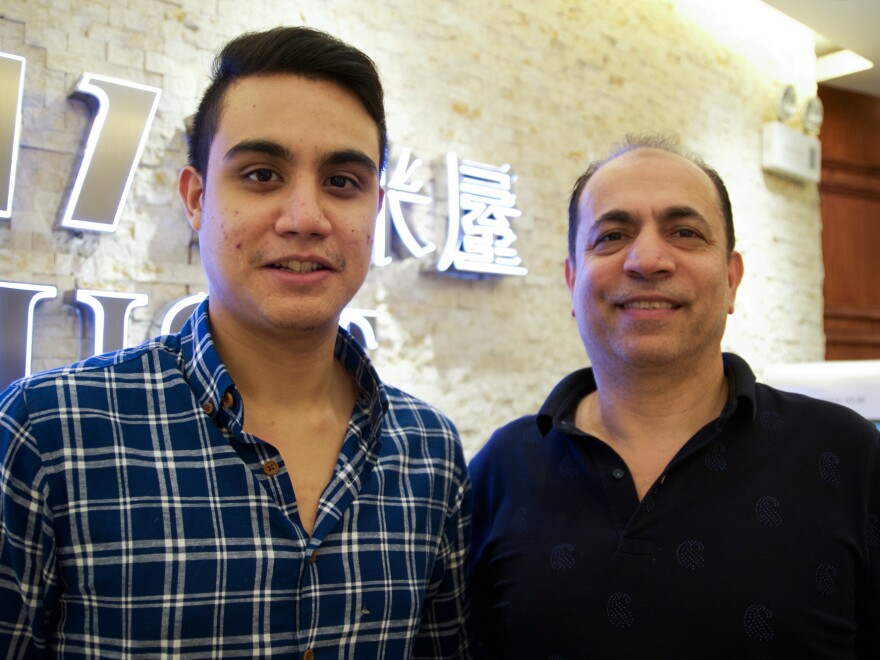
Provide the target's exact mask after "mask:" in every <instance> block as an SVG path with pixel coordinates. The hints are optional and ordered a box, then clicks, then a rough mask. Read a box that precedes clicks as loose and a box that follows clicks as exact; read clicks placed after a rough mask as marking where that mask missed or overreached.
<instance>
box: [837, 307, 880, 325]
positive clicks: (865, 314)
mask: <svg viewBox="0 0 880 660" xmlns="http://www.w3.org/2000/svg"><path fill="white" fill-rule="evenodd" d="M825 318H832V319H846V320H854V321H871V322H873V321H878V322H880V309H866V308H864V307H850V306H848V305H825Z"/></svg>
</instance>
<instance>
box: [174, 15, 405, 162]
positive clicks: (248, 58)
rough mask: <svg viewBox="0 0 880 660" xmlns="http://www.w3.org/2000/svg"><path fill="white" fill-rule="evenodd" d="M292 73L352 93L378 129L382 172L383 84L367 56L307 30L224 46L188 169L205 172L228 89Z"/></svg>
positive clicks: (194, 131)
mask: <svg viewBox="0 0 880 660" xmlns="http://www.w3.org/2000/svg"><path fill="white" fill-rule="evenodd" d="M274 73H293V74H296V75H299V76H303V77H304V78H310V79H314V80H327V81H329V82H333V83H336V84H337V85H340V86H341V87H343V88H345V89H347V90H349V91H350V92H352V93H353V94H354V95H355V96H356V97H357V98H358V99H359V100H360V102H361V103H362V104H363V106H364V109H366V111H367V113H368V114H369V115H370V117H372V118H373V120H374V121H375V122H376V126H377V128H378V130H379V171H382V170H383V169H384V167H385V162H386V160H387V155H388V154H387V152H388V129H387V127H386V123H385V102H384V92H383V90H382V82H381V81H380V79H379V72H378V71H377V69H376V65H375V63H374V62H373V60H371V59H370V58H369V57H368V56H367V55H366V54H364V53H363V52H361V51H360V50H358V49H357V48H354V47H353V46H349V45H348V44H347V43H345V42H344V41H341V40H339V39H337V38H336V37H334V36H332V35H329V34H327V33H326V32H321V31H319V30H313V29H311V28H307V27H301V26H300V27H277V28H273V29H271V30H266V31H264V32H248V33H245V34H242V35H241V36H239V37H236V38H235V39H233V40H232V41H230V42H229V43H228V44H226V45H225V46H224V47H223V50H221V51H220V53H219V54H218V55H217V57H216V58H215V59H214V66H213V69H212V72H211V83H210V84H209V85H208V89H207V90H205V93H204V95H203V96H202V100H201V102H200V103H199V107H198V109H197V110H196V113H195V115H194V116H193V120H192V128H191V130H190V133H189V164H190V165H192V166H193V167H194V168H195V169H196V171H198V172H199V173H200V174H203V175H204V174H205V173H206V172H207V169H208V154H209V152H210V150H211V142H212V141H213V140H214V135H215V134H216V133H217V127H218V125H219V124H220V115H221V113H222V111H223V98H224V96H225V94H226V90H227V89H229V87H230V85H232V84H233V83H234V82H236V81H237V80H239V79H241V78H244V77H247V76H260V75H270V74H274Z"/></svg>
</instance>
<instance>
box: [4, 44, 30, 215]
mask: <svg viewBox="0 0 880 660" xmlns="http://www.w3.org/2000/svg"><path fill="white" fill-rule="evenodd" d="M24 68H25V61H24V58H23V57H18V56H17V55H9V54H7V53H0V218H11V217H12V195H13V192H14V190H15V166H16V163H17V162H18V143H19V139H20V134H21V100H22V97H23V95H24Z"/></svg>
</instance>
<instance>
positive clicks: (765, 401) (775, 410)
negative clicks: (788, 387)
mask: <svg viewBox="0 0 880 660" xmlns="http://www.w3.org/2000/svg"><path fill="white" fill-rule="evenodd" d="M755 394H756V398H757V406H758V418H759V419H758V421H759V422H762V421H763V422H767V421H769V418H773V419H777V420H779V423H782V422H783V421H788V420H790V421H792V422H794V421H797V422H799V424H800V425H804V424H808V425H810V426H812V427H815V428H818V429H836V430H838V431H839V430H841V429H843V428H845V429H851V430H853V431H863V432H865V433H867V434H869V435H876V434H877V427H876V426H875V425H874V424H873V423H871V422H869V421H868V420H867V419H865V418H864V417H862V416H861V415H860V414H858V413H857V412H856V411H855V410H853V409H852V408H849V407H847V406H844V405H842V404H840V403H835V402H833V401H825V400H823V399H817V398H814V397H811V396H807V395H806V394H800V393H797V392H787V391H785V390H781V389H778V388H775V387H772V386H770V385H765V384H764V383H757V384H756V385H755Z"/></svg>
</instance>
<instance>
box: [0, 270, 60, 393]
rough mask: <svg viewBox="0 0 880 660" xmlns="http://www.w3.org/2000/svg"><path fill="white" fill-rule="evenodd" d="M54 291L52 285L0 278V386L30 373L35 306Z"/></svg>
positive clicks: (50, 296)
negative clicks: (23, 282)
mask: <svg viewBox="0 0 880 660" xmlns="http://www.w3.org/2000/svg"><path fill="white" fill-rule="evenodd" d="M57 294H58V289H57V288H55V287H54V286H47V285H41V284H21V283H19V282H0V347H2V350H0V388H4V387H6V386H7V385H9V383H11V382H12V381H14V380H16V379H17V378H21V377H22V376H29V375H30V373H31V351H32V348H33V341H34V308H35V307H36V306H37V303H38V302H40V301H41V300H45V299H46V298H54V297H55V296H56V295H57ZM22 349H24V350H23V351H22Z"/></svg>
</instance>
